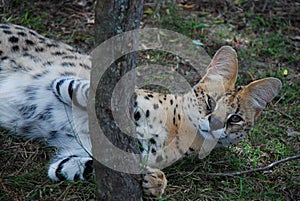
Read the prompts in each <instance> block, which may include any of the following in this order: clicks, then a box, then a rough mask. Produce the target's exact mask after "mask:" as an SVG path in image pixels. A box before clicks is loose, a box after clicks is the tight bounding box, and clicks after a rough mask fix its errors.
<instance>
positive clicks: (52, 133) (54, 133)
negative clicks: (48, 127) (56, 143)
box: [48, 131, 58, 138]
mask: <svg viewBox="0 0 300 201" xmlns="http://www.w3.org/2000/svg"><path fill="white" fill-rule="evenodd" d="M57 133H58V132H57V131H50V132H49V133H48V135H49V137H50V138H56V137H57V136H56V135H57Z"/></svg>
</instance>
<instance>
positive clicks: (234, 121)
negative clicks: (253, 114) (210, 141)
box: [227, 114, 243, 125]
mask: <svg viewBox="0 0 300 201" xmlns="http://www.w3.org/2000/svg"><path fill="white" fill-rule="evenodd" d="M241 121H243V118H242V117H240V116H239V115H237V114H234V115H232V116H231V117H230V118H229V119H228V121H227V122H228V123H229V124H230V125H232V124H238V123H239V122H241Z"/></svg>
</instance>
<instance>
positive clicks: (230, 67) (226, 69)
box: [200, 46, 238, 91]
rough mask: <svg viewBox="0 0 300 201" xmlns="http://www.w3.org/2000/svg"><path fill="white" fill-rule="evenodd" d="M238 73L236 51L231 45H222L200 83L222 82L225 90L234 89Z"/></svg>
mask: <svg viewBox="0 0 300 201" xmlns="http://www.w3.org/2000/svg"><path fill="white" fill-rule="evenodd" d="M237 73H238V60H237V54H236V51H235V50H234V49H233V48H232V47H230V46H223V47H221V48H220V49H219V50H218V51H217V53H216V54H215V55H214V57H213V59H212V61H211V63H210V64H209V66H208V68H207V72H206V74H205V75H204V77H203V78H202V79H201V81H200V83H218V84H222V85H223V86H224V88H225V90H226V91H227V90H233V89H234V85H235V81H236V78H237Z"/></svg>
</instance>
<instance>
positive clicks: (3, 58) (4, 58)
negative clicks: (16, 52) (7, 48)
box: [1, 56, 9, 61]
mask: <svg viewBox="0 0 300 201" xmlns="http://www.w3.org/2000/svg"><path fill="white" fill-rule="evenodd" d="M6 59H9V57H7V56H4V57H2V58H1V60H2V61H4V60H6Z"/></svg>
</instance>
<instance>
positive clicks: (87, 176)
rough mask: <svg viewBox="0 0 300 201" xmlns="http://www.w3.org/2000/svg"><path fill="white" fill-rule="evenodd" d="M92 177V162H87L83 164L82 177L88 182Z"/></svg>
mask: <svg viewBox="0 0 300 201" xmlns="http://www.w3.org/2000/svg"><path fill="white" fill-rule="evenodd" d="M92 176H93V160H89V161H87V162H86V163H85V167H84V171H83V177H84V178H85V179H86V180H89V179H90V178H91V177H92Z"/></svg>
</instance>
